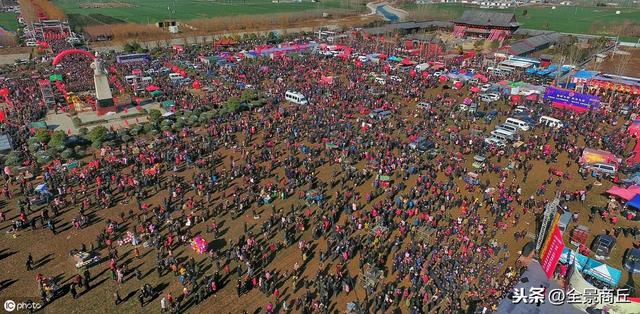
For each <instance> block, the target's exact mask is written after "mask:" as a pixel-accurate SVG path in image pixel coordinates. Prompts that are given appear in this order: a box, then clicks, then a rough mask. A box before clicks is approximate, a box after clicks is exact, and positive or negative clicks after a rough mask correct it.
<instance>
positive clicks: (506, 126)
mask: <svg viewBox="0 0 640 314" xmlns="http://www.w3.org/2000/svg"><path fill="white" fill-rule="evenodd" d="M498 129H502V130H505V131H508V132H511V133H517V132H518V130H520V128H518V127H516V126H513V125H510V124H505V123H503V124H498V125H496V130H498Z"/></svg>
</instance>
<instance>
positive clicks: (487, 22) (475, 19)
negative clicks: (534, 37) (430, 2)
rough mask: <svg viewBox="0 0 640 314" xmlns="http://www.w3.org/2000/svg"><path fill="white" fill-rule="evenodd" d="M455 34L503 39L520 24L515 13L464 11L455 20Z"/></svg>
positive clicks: (458, 35)
mask: <svg viewBox="0 0 640 314" xmlns="http://www.w3.org/2000/svg"><path fill="white" fill-rule="evenodd" d="M453 24H454V27H453V35H454V36H456V37H460V38H462V37H467V36H472V37H481V38H486V39H488V40H497V41H503V40H504V39H505V38H507V37H509V36H511V34H512V33H513V32H515V31H516V30H517V29H518V27H519V26H520V24H519V23H518V22H516V16H515V14H513V13H498V12H490V11H478V10H470V11H464V13H463V14H462V17H460V18H459V19H457V20H455V21H453Z"/></svg>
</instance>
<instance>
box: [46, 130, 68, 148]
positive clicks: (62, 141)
mask: <svg viewBox="0 0 640 314" xmlns="http://www.w3.org/2000/svg"><path fill="white" fill-rule="evenodd" d="M66 144H67V134H66V133H64V131H55V132H53V135H51V139H50V140H49V147H53V148H55V149H56V150H63V149H64V146H65V145H66Z"/></svg>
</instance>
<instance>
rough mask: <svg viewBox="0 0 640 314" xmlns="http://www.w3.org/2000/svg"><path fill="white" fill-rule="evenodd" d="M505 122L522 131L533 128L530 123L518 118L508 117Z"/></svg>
mask: <svg viewBox="0 0 640 314" xmlns="http://www.w3.org/2000/svg"><path fill="white" fill-rule="evenodd" d="M504 123H505V124H508V125H509V124H510V125H513V126H515V127H518V128H519V129H520V130H522V131H529V129H530V128H531V127H530V126H529V124H528V123H526V122H524V121H522V120H518V119H516V118H507V121H505V122H504Z"/></svg>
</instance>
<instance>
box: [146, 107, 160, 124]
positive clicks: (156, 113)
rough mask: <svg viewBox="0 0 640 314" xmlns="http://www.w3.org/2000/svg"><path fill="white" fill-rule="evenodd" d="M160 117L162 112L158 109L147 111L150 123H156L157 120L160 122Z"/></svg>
mask: <svg viewBox="0 0 640 314" xmlns="http://www.w3.org/2000/svg"><path fill="white" fill-rule="evenodd" d="M160 117H162V112H160V110H158V109H151V110H149V120H151V122H153V123H157V122H158V120H160Z"/></svg>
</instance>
